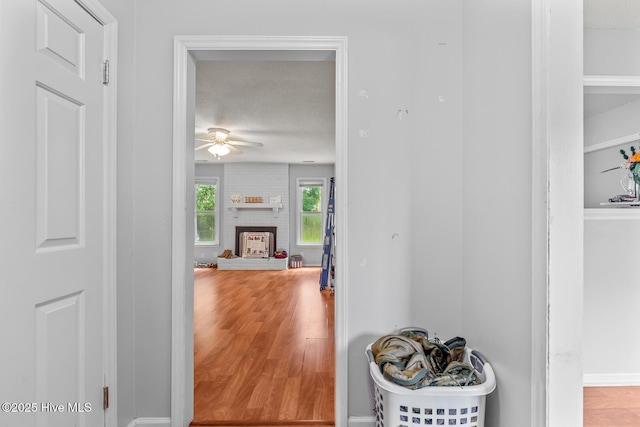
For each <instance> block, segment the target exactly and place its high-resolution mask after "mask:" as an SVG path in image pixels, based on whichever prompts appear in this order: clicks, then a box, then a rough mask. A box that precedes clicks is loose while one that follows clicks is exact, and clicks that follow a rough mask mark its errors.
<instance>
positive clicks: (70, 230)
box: [35, 86, 85, 250]
mask: <svg viewBox="0 0 640 427" xmlns="http://www.w3.org/2000/svg"><path fill="white" fill-rule="evenodd" d="M35 122H36V162H35V165H36V170H35V175H36V198H35V200H36V212H35V216H36V245H37V250H42V249H45V248H62V247H69V246H73V245H78V244H80V243H81V242H82V241H83V239H82V237H83V234H84V229H83V227H82V224H84V217H83V212H82V209H81V206H82V205H81V202H82V200H80V197H81V194H82V193H81V188H80V184H81V182H82V179H83V178H84V177H83V175H84V174H83V173H82V171H83V169H84V158H83V156H82V153H83V151H84V150H83V148H84V138H83V135H82V133H81V131H82V129H84V127H85V120H84V106H83V105H82V104H81V103H80V102H78V101H76V100H74V99H71V98H68V97H65V96H64V95H62V94H58V93H55V92H53V91H52V90H51V89H49V88H44V87H41V86H37V87H36V120H35Z"/></svg>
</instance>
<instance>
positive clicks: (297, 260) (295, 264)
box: [291, 255, 302, 268]
mask: <svg viewBox="0 0 640 427" xmlns="http://www.w3.org/2000/svg"><path fill="white" fill-rule="evenodd" d="M300 267H302V255H291V268H300Z"/></svg>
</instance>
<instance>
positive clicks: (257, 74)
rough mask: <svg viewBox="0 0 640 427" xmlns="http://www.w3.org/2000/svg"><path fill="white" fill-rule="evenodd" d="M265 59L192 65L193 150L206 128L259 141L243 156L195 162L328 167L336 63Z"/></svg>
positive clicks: (202, 154) (200, 155)
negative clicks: (225, 130)
mask: <svg viewBox="0 0 640 427" xmlns="http://www.w3.org/2000/svg"><path fill="white" fill-rule="evenodd" d="M302 59H303V60H264V58H263V57H262V56H261V55H254V56H253V57H251V55H249V56H248V57H245V58H242V60H236V58H234V57H231V58H225V59H224V60H220V59H215V60H199V61H197V63H196V109H195V127H196V128H195V133H196V147H197V146H199V145H202V144H205V143H206V142H202V141H198V139H201V138H206V136H207V129H208V128H210V127H221V128H225V129H228V130H229V131H231V134H230V137H229V139H230V140H237V141H250V142H260V143H262V144H264V146H263V147H262V148H254V147H246V146H243V147H240V148H241V149H242V150H243V153H242V154H228V155H227V156H224V157H222V158H220V159H219V160H218V159H216V158H215V157H214V156H213V155H211V154H210V153H209V152H208V151H207V150H198V151H196V161H209V162H219V161H220V162H273V163H293V164H296V163H306V162H313V163H319V164H327V163H334V162H335V61H332V60H307V59H308V58H302Z"/></svg>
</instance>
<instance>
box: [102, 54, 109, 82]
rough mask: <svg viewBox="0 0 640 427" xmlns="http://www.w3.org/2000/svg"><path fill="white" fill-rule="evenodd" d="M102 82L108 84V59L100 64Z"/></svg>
mask: <svg viewBox="0 0 640 427" xmlns="http://www.w3.org/2000/svg"><path fill="white" fill-rule="evenodd" d="M102 84H103V85H108V84H109V60H108V59H107V60H105V61H104V65H103V66H102Z"/></svg>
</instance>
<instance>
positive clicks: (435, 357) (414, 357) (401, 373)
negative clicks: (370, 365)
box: [371, 330, 481, 389]
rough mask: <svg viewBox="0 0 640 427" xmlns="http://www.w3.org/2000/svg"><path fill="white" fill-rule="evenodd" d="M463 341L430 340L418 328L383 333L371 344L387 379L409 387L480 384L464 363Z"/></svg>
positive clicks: (473, 371) (473, 372)
mask: <svg viewBox="0 0 640 427" xmlns="http://www.w3.org/2000/svg"><path fill="white" fill-rule="evenodd" d="M465 346H466V340H465V339H464V338H461V337H455V338H451V339H450V340H448V341H446V342H444V343H443V342H440V341H439V340H437V339H436V340H429V338H428V336H427V335H426V334H424V333H422V332H420V331H413V330H405V331H402V332H400V333H399V334H392V335H385V336H383V337H381V338H379V339H378V340H377V341H376V342H375V343H373V344H372V345H371V351H372V353H373V356H374V358H375V362H376V364H377V365H378V366H379V367H380V371H381V372H382V374H383V375H384V377H385V378H386V379H388V380H389V381H392V382H394V383H396V384H399V385H402V386H404V387H407V388H410V389H419V388H423V387H434V386H471V385H477V384H480V383H481V381H480V380H479V379H478V378H477V376H476V371H475V370H474V369H473V367H472V366H471V365H469V364H468V363H465V362H463V358H464V351H465Z"/></svg>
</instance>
